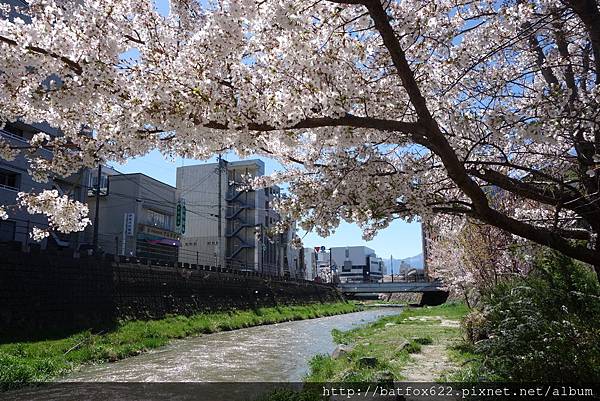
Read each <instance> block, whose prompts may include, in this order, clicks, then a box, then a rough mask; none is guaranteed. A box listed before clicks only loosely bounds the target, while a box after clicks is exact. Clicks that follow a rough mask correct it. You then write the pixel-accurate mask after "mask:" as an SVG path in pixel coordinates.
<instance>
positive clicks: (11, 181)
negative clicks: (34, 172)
mask: <svg viewBox="0 0 600 401" xmlns="http://www.w3.org/2000/svg"><path fill="white" fill-rule="evenodd" d="M20 181H21V174H19V173H15V172H14V171H8V170H0V187H1V188H8V189H19V186H20V184H21V183H20Z"/></svg>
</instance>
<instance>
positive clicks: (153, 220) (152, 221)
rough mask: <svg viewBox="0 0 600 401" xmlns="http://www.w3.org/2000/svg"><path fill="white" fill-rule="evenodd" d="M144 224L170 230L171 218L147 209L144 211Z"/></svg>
mask: <svg viewBox="0 0 600 401" xmlns="http://www.w3.org/2000/svg"><path fill="white" fill-rule="evenodd" d="M146 224H148V225H149V226H154V227H159V228H164V229H165V230H170V229H171V216H169V215H167V214H164V213H160V212H156V211H154V210H150V209H148V210H147V211H146Z"/></svg>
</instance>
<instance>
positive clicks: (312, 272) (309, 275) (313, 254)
mask: <svg viewBox="0 0 600 401" xmlns="http://www.w3.org/2000/svg"><path fill="white" fill-rule="evenodd" d="M302 251H303V253H304V279H305V280H311V281H312V280H314V279H315V277H317V249H315V248H303V249H302Z"/></svg>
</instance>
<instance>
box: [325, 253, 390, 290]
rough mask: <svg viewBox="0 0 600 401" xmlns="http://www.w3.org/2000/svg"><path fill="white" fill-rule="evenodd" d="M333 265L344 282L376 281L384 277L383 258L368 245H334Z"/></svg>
mask: <svg viewBox="0 0 600 401" xmlns="http://www.w3.org/2000/svg"><path fill="white" fill-rule="evenodd" d="M330 252H331V265H332V267H333V270H334V271H336V272H337V274H336V275H337V277H338V278H339V280H340V281H341V282H342V283H344V282H346V283H347V282H376V281H379V280H381V278H382V277H383V260H381V258H379V257H377V255H376V254H375V251H374V250H373V249H371V248H368V247H366V246H346V247H332V248H331V249H330Z"/></svg>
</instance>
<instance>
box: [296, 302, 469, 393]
mask: <svg viewBox="0 0 600 401" xmlns="http://www.w3.org/2000/svg"><path fill="white" fill-rule="evenodd" d="M466 313H467V309H466V307H465V306H464V305H462V304H446V305H441V306H437V307H431V308H412V309H407V310H405V311H403V312H402V313H401V314H400V315H396V316H389V317H384V318H382V319H379V320H378V321H376V322H374V323H371V324H369V325H366V326H362V327H358V328H356V329H353V330H351V331H347V332H341V331H337V330H334V331H333V333H332V334H333V337H334V340H335V341H336V342H337V343H338V344H347V345H348V347H347V349H348V351H347V353H345V354H344V355H342V356H340V357H337V358H333V357H332V356H330V355H317V356H315V357H314V358H313V359H312V360H311V361H310V373H309V375H308V377H307V378H306V381H308V382H331V381H340V382H359V381H360V382H373V381H381V380H386V381H387V380H406V379H407V377H406V375H405V372H404V370H405V368H406V367H407V365H408V364H410V363H412V362H413V361H414V356H415V354H418V353H420V352H421V351H422V349H423V347H425V346H434V347H436V349H439V350H440V351H443V352H446V349H447V348H450V347H451V346H452V345H454V344H457V343H459V341H460V340H461V339H462V332H461V329H460V327H458V321H459V320H460V318H461V317H462V316H464V315H465V314H466ZM436 352H437V351H436Z"/></svg>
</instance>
